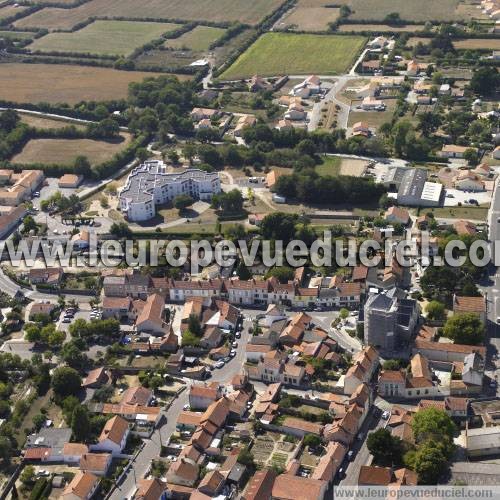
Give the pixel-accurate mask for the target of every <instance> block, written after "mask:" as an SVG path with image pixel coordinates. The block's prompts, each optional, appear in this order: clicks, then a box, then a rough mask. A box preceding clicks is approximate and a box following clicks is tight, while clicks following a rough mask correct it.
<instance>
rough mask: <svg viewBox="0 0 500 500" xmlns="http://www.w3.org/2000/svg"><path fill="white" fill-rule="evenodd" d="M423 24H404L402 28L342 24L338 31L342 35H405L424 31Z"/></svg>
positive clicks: (383, 25) (380, 25) (381, 25)
mask: <svg viewBox="0 0 500 500" xmlns="http://www.w3.org/2000/svg"><path fill="white" fill-rule="evenodd" d="M424 28H425V26H424V25H423V24H404V25H402V26H389V25H388V24H341V25H340V26H339V27H338V28H337V31H339V32H340V33H346V32H347V33H349V32H356V31H360V32H363V31H370V32H372V33H405V32H412V33H416V32H417V31H423V29H424Z"/></svg>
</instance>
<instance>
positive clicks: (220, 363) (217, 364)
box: [214, 361, 226, 368]
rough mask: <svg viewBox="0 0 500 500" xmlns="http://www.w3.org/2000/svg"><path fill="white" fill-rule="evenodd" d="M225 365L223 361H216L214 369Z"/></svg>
mask: <svg viewBox="0 0 500 500" xmlns="http://www.w3.org/2000/svg"><path fill="white" fill-rule="evenodd" d="M225 364H226V363H224V361H217V363H215V365H214V366H215V368H222V367H223V366H224V365H225Z"/></svg>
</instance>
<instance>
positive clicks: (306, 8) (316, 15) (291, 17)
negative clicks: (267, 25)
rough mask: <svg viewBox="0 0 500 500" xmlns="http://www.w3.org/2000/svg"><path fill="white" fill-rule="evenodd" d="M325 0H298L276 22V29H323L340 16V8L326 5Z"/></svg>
mask: <svg viewBox="0 0 500 500" xmlns="http://www.w3.org/2000/svg"><path fill="white" fill-rule="evenodd" d="M325 3H326V2H325V1H324V0H298V2H297V5H296V6H295V7H294V8H293V9H292V10H290V11H289V12H288V13H287V14H286V15H285V16H283V18H282V19H280V21H279V22H278V23H277V24H276V26H275V28H276V29H278V30H279V29H285V28H293V29H297V30H300V31H323V30H326V29H327V28H328V23H332V22H334V21H336V20H337V18H338V17H339V13H340V9H339V8H332V7H325Z"/></svg>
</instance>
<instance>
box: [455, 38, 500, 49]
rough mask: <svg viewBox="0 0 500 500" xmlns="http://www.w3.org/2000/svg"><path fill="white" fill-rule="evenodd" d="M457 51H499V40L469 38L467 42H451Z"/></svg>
mask: <svg viewBox="0 0 500 500" xmlns="http://www.w3.org/2000/svg"><path fill="white" fill-rule="evenodd" d="M453 46H454V47H455V48H456V49H457V50H479V49H483V50H500V39H499V38H492V39H489V38H469V39H468V40H457V41H455V42H453Z"/></svg>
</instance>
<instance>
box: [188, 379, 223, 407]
mask: <svg viewBox="0 0 500 500" xmlns="http://www.w3.org/2000/svg"><path fill="white" fill-rule="evenodd" d="M221 396H222V393H221V391H220V387H219V385H218V384H217V383H214V384H210V385H207V384H193V385H192V386H191V388H190V390H189V406H190V407H191V408H192V409H193V410H206V409H207V408H208V407H209V406H210V405H211V404H212V403H213V402H215V401H217V399H219V398H220V397H221Z"/></svg>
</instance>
